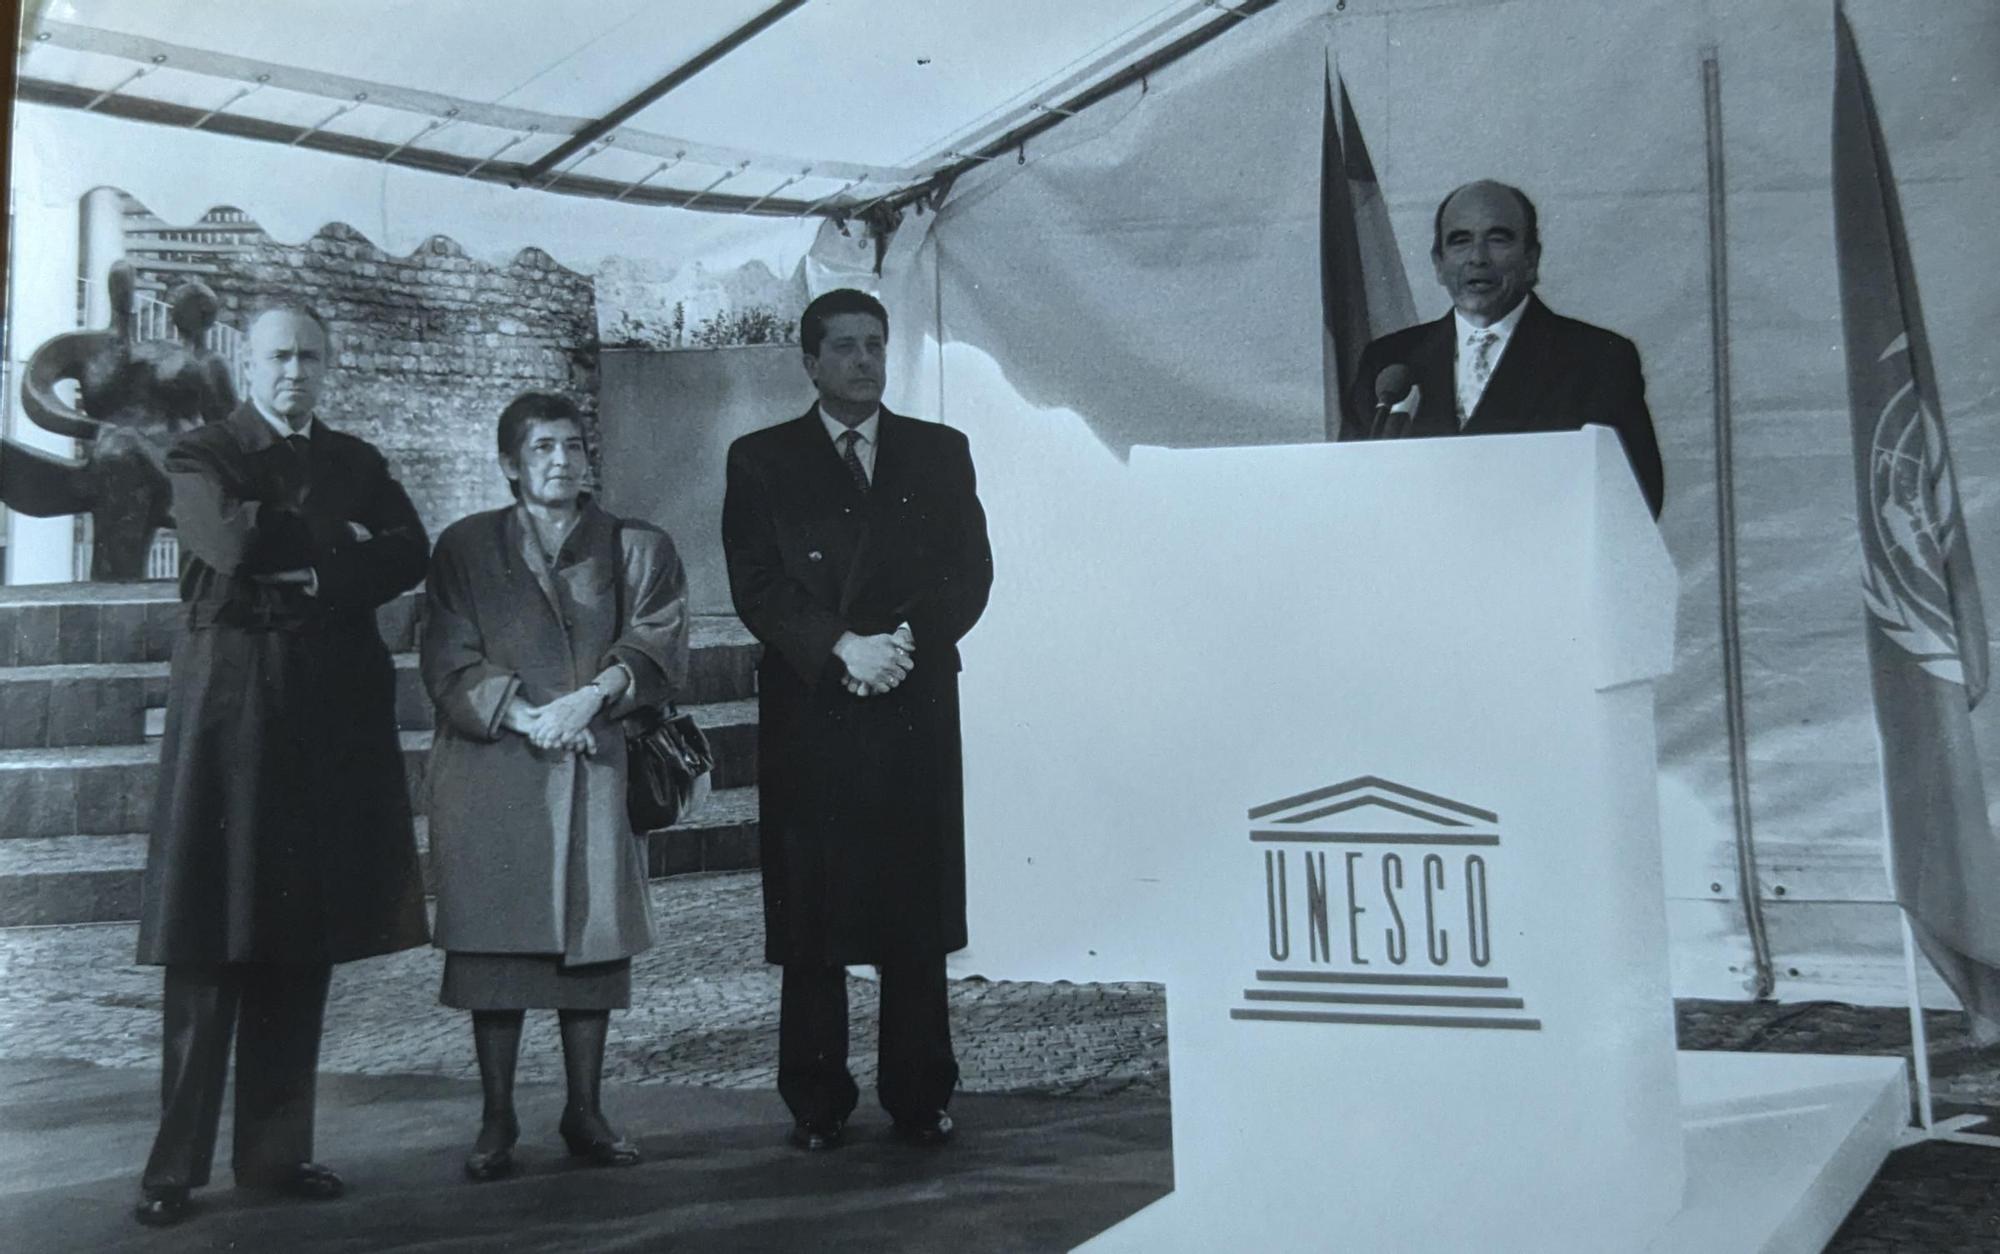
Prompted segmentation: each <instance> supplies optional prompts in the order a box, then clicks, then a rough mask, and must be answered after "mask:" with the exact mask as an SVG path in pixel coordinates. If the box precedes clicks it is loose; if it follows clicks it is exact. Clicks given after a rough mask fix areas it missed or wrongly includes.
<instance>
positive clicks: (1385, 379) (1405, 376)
mask: <svg viewBox="0 0 2000 1254" xmlns="http://www.w3.org/2000/svg"><path fill="white" fill-rule="evenodd" d="M1414 386H1416V379H1415V378H1413V377H1412V376H1411V374H1410V368H1409V367H1408V366H1406V365H1404V364H1403V363H1402V362H1400V361H1398V362H1391V363H1390V364H1389V365H1386V366H1384V367H1382V373H1381V374H1378V375H1376V376H1375V400H1376V401H1377V403H1379V404H1383V405H1393V404H1395V403H1396V402H1397V401H1399V400H1402V399H1403V398H1404V397H1405V396H1408V395H1409V394H1410V389H1411V388H1412V387H1414Z"/></svg>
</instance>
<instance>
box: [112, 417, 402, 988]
mask: <svg viewBox="0 0 2000 1254" xmlns="http://www.w3.org/2000/svg"><path fill="white" fill-rule="evenodd" d="M166 469H167V478H168V480H169V482H170V483H171V485H172V487H173V494H174V520H175V524H176V526H177V527H178V529H179V533H180V545H181V601H182V603H183V605H184V607H185V614H186V622H185V624H184V630H183V631H182V633H181V636H180V640H179V641H178V643H176V645H175V646H174V656H173V668H172V672H171V677H170V679H169V681H168V696H167V725H166V736H165V739H164V741H163V742H162V744H161V747H160V784H159V789H158V791H157V793H156V794H155V798H154V810H153V823H152V833H151V841H150V844H149V846H148V849H147V855H146V874H145V879H144V881H143V887H142V890H141V900H140V920H139V961H141V962H149V963H170V962H171V963H215V962H339V961H345V960H347V959H350V958H361V957H366V956H368V955H370V954H379V953H386V952H389V951H391V950H397V949H407V948H409V947H411V946H413V945H419V944H422V943H423V941H424V937H425V926H424V911H423V885H422V881H421V879H420V878H419V876H418V873H417V851H416V841H415V837H414V835H413V833H412V827H411V821H410V803H409V794H408V791H407V786H406V783H405V780H404V772H403V755H402V748H401V744H400V741H399V737H398V735H397V731H396V718H395V704H396V693H395V672H394V670H393V668H392V665H391V662H390V659H389V652H388V649H387V648H386V647H385V646H384V645H383V643H382V637H381V633H380V632H379V631H378V630H377V628H376V625H375V608H376V606H378V605H380V604H382V603H383V602H385V601H388V600H391V599H392V598H394V597H396V596H397V595H399V594H401V593H402V592H403V591H405V590H407V589H409V588H411V587H414V586H415V585H416V584H417V583H418V581H420V580H421V579H422V578H423V576H424V563H425V559H426V556H427V555H428V553H429V551H430V543H429V540H428V539H427V538H426V536H425V534H424V527H423V523H422V521H421V520H420V519H419V518H418V517H417V511H416V509H415V507H414V506H412V505H411V504H410V498H409V497H408V496H407V495H405V494H404V492H403V489H402V487H401V486H400V485H398V484H397V482H396V481H395V479H394V478H392V477H391V476H390V474H389V468H388V464H387V463H386V462H385V461H384V460H383V458H382V455H381V454H380V453H379V452H377V451H376V450H375V448H374V447H373V446H372V445H370V444H368V443H367V442H366V441H364V440H359V439H356V438H355V437H353V436H351V435H344V434H342V433H341V432H338V431H335V430H333V429H332V428H330V427H327V426H326V425H325V424H324V423H316V424H314V433H313V436H312V452H311V455H310V458H309V460H308V461H306V462H301V460H300V459H299V457H298V455H297V454H295V453H294V452H293V451H292V450H291V449H290V448H288V447H287V446H286V444H285V442H284V441H282V440H280V439H278V437H277V435H276V433H275V432H273V431H272V429H271V427H270V425H269V424H267V423H266V422H265V421H264V419H263V418H262V417H261V416H260V415H259V414H258V412H257V410H256V408H255V407H254V406H252V405H250V404H248V403H246V404H244V405H243V406H241V407H240V408H238V409H237V411H236V412H235V413H234V414H232V415H230V417H228V418H227V419H225V420H223V421H221V422H217V423H211V424H209V425H207V426H204V427H200V428H197V429H196V430H194V431H191V432H189V433H188V434H186V435H184V436H182V437H181V438H180V439H179V440H178V441H177V442H176V443H175V444H174V445H173V447H172V448H171V449H170V450H169V451H168V453H167V459H166ZM350 522H358V523H360V524H361V525H362V526H363V527H364V528H365V529H366V530H367V531H368V533H369V538H368V539H365V540H364V539H361V538H359V537H358V536H357V535H356V533H355V532H354V531H353V529H352V528H350V527H349V525H348V524H349V523H350ZM299 567H311V568H312V569H314V570H316V571H317V572H318V573H319V589H318V595H317V596H308V595H307V594H306V592H305V591H304V590H303V588H301V587H299V586H297V585H291V584H272V583H260V582H257V580H256V579H255V578H254V576H256V575H258V574H267V573H272V572H277V571H284V570H291V569H296V568H299Z"/></svg>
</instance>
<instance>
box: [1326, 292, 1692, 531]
mask: <svg viewBox="0 0 2000 1254" xmlns="http://www.w3.org/2000/svg"><path fill="white" fill-rule="evenodd" d="M1457 338H1458V328H1457V325H1456V319H1455V318H1454V317H1453V315H1452V314H1451V313H1449V312H1447V313H1446V314H1445V316H1444V317H1442V318H1440V319H1438V320H1437V321H1435V322H1424V323H1419V324H1418V325H1416V326H1413V327H1405V328H1404V329H1403V330H1401V331H1396V332H1393V333H1391V334H1389V335H1385V336H1383V337H1382V338H1381V339H1379V340H1376V341H1375V342H1374V343H1372V344H1370V345H1369V346H1368V347H1367V349H1366V350H1364V351H1363V352H1362V354H1361V365H1360V367H1359V369H1358V371H1357V372H1356V377H1355V380H1354V391H1353V393H1352V394H1351V398H1350V399H1351V400H1352V402H1353V403H1352V405H1351V406H1350V407H1349V410H1350V412H1351V413H1352V414H1354V415H1356V417H1355V418H1354V419H1353V420H1351V421H1346V422H1343V423H1342V425H1341V431H1340V438H1341V439H1343V440H1364V439H1369V438H1371V432H1370V431H1369V427H1370V426H1371V425H1372V423H1373V420H1374V414H1375V377H1376V375H1378V374H1379V373H1381V371H1382V370H1383V369H1384V368H1385V367H1387V366H1389V365H1391V364H1393V363H1397V362H1400V363H1402V364H1403V365H1405V366H1407V367H1409V369H1410V372H1411V374H1412V375H1414V376H1415V378H1416V382H1417V385H1418V386H1419V387H1420V388H1421V389H1422V394H1421V395H1420V396H1419V398H1418V408H1417V413H1416V415H1415V417H1414V419H1413V420H1412V421H1410V422H1409V423H1408V424H1407V426H1405V427H1402V428H1399V429H1397V430H1395V431H1393V432H1389V433H1387V434H1390V435H1394V436H1398V437H1400V436H1440V435H1461V434H1463V435H1508V434H1517V433H1521V432H1528V431H1577V430H1580V429H1582V427H1583V426H1584V425H1585V424H1586V423H1593V422H1595V423H1601V424H1603V425H1605V426H1608V427H1610V428H1611V429H1612V430H1614V431H1616V432H1617V433H1618V438H1619V439H1620V440H1621V441H1622V442H1623V443H1624V445H1625V456H1626V457H1627V458H1628V459H1629V460H1630V461H1631V463H1632V473H1633V475H1634V476H1635V477H1636V478H1637V479H1638V480H1639V488H1640V490H1641V491H1642V492H1643V493H1644V494H1645V497H1646V504H1647V506H1648V507H1649V508H1651V510H1652V511H1653V517H1655V518H1658V517H1659V516H1660V506H1661V505H1662V504H1663V503H1664V502H1665V499H1666V476H1665V472H1664V470H1663V469H1662V467H1661V465H1660V444H1659V440H1658V437H1657V436H1656V435H1655V434H1654V432H1653V416H1652V414H1651V413H1650V412H1648V410H1647V409H1646V380H1645V376H1644V374H1643V373H1642V372H1641V370H1640V367H1639V350H1638V348H1637V347H1636V346H1635V345H1634V344H1633V343H1632V341H1630V340H1628V339H1626V338H1625V337H1624V336H1622V335H1619V334H1617V333H1616V332H1614V331H1607V330H1605V329H1604V328H1603V327H1597V326H1592V325H1591V324H1589V323H1588V322H1579V321H1577V320H1576V319H1574V318H1565V317H1563V316H1562V315H1561V314H1558V313H1556V312H1554V311H1553V310H1551V309H1550V308H1549V307H1548V306H1547V305H1544V304H1543V303H1542V302H1541V300H1540V299H1539V298H1537V297H1536V296H1534V295H1533V294H1532V293H1531V294H1530V295H1529V296H1528V307H1527V308H1526V309H1525V310H1523V311H1522V313H1521V321H1520V323H1519V324H1518V325H1516V326H1515V328H1514V335H1513V337H1512V338H1511V339H1510V340H1508V342H1507V351H1506V352H1505V353H1504V354H1503V355H1502V356H1501V358H1500V364H1499V366H1497V367H1496V368H1495V369H1494V371H1493V377H1492V378H1491V379H1489V380H1487V383H1486V391H1485V392H1484V393H1483V394H1482V395H1481V396H1480V398H1479V405H1478V407H1477V408H1475V409H1474V410H1473V411H1472V416H1471V417H1470V418H1469V419H1468V420H1467V422H1466V424H1465V429H1464V431H1462V432H1461V431H1460V430H1459V427H1458V415H1457V408H1458V400H1457V397H1458V388H1457V383H1456V381H1455V379H1454V377H1453V367H1454V356H1453V351H1454V345H1455V342H1456V340H1457Z"/></svg>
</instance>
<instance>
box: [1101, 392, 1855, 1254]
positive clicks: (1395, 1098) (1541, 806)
mask: <svg viewBox="0 0 2000 1254" xmlns="http://www.w3.org/2000/svg"><path fill="white" fill-rule="evenodd" d="M1131 469H1132V475H1133V480H1134V484H1135V486H1136V488H1137V489H1138V492H1139V495H1140V496H1141V497H1142V498H1143V501H1144V505H1143V506H1142V515H1143V517H1144V519H1145V530H1144V532H1143V534H1144V535H1145V536H1146V540H1145V543H1144V545H1143V547H1142V553H1141V556H1140V557H1139V558H1138V559H1137V560H1139V561H1140V562H1141V564H1142V566H1143V568H1144V569H1143V570H1141V571H1140V572H1139V575H1140V577H1139V578H1136V579H1134V580H1132V581H1131V585H1130V586H1132V587H1134V588H1135V589H1137V590H1138V591H1136V592H1135V593H1134V594H1133V595H1134V596H1135V602H1134V604H1132V605H1131V606H1129V607H1127V609H1126V610H1125V611H1124V612H1122V613H1121V614H1120V615H1119V618H1120V620H1121V621H1122V622H1123V624H1124V628H1125V631H1126V633H1127V635H1128V637H1129V638H1130V639H1131V641H1132V652H1131V657H1130V659H1129V666H1130V671H1129V673H1128V674H1126V675H1125V676H1123V677H1122V678H1120V679H1119V682H1117V683H1116V684H1115V685H1114V686H1115V687H1116V688H1117V689H1119V690H1121V691H1123V692H1129V693H1130V694H1131V700H1132V708H1131V709H1130V711H1129V714H1130V720H1131V721H1130V723H1129V726H1130V728H1131V729H1132V730H1131V738H1132V741H1133V743H1132V744H1131V745H1130V746H1129V749H1128V751H1126V752H1121V753H1120V754H1119V755H1118V757H1119V760H1120V761H1121V762H1123V763H1126V764H1127V770H1128V772H1129V773H1130V774H1131V775H1132V776H1133V777H1132V778H1126V779H1123V780H1121V781H1120V784H1119V793H1120V800H1121V810H1122V814H1123V815H1124V818H1123V820H1121V822H1122V826H1123V829H1124V830H1119V831H1114V832H1112V833H1111V834H1110V835H1111V838H1112V839H1113V840H1114V841H1115V842H1116V843H1117V844H1118V845H1119V846H1120V847H1122V848H1128V849H1130V850H1131V851H1132V853H1131V856H1130V858H1129V859H1127V865H1128V866H1129V867H1130V870H1131V874H1130V880H1129V882H1125V883H1109V884H1105V885H1103V886H1102V891H1103V892H1104V893H1105V895H1106V897H1107V898H1115V897H1116V896H1118V895H1120V894H1136V895H1140V896H1143V897H1145V898H1147V899H1149V900H1150V901H1152V902H1153V903H1154V907H1153V908H1154V911H1155V913H1156V916H1157V930H1156V933H1155V935H1154V937H1153V938H1152V941H1151V946H1150V947H1151V949H1152V954H1151V963H1152V965H1154V966H1155V967H1156V969H1157V970H1158V971H1159V972H1160V975H1161V978H1163V979H1164V980H1165V982H1166V985H1167V996H1168V1011H1167V1017H1168V1039H1169V1048H1170V1051H1171V1066H1172V1071H1173V1094H1172V1095H1173V1133H1174V1173H1175V1182H1176V1189H1175V1192H1174V1193H1172V1194H1170V1195H1169V1196H1168V1197H1166V1198H1164V1199H1162V1200H1161V1201H1160V1202H1158V1203H1156V1204H1154V1205H1153V1206H1151V1207H1148V1208H1147V1209H1145V1210H1143V1211H1141V1212H1139V1213H1138V1214H1136V1215H1134V1216H1132V1217H1131V1218H1130V1219H1128V1220H1126V1221H1125V1222H1124V1223H1122V1224H1120V1225H1118V1226H1116V1227H1114V1228H1112V1229H1110V1230H1109V1231H1107V1232H1106V1233H1104V1234H1102V1235H1101V1236H1099V1237H1098V1238H1096V1239H1095V1240H1093V1241H1091V1242H1090V1243H1088V1244H1087V1245H1085V1246H1084V1247H1082V1248H1084V1249H1087V1250H1090V1251H1105V1250H1135V1251H1136V1250H1146V1251H1169V1250H1189V1251H1194V1250H1202V1251H1210V1250H1224V1249H1242V1250H1261V1251H1284V1250H1347V1251H1369V1252H1374V1251H1422V1252H1432V1251H1536V1252H1538V1254H1539V1252H1546V1251H1564V1250H1578V1251H1583V1250H1589V1251H1641V1250H1645V1249H1647V1248H1649V1247H1650V1246H1652V1245H1653V1244H1654V1242H1655V1241H1656V1240H1659V1239H1661V1237H1662V1235H1663V1234H1665V1233H1666V1232H1667V1231H1668V1229H1669V1227H1670V1225H1671V1223H1672V1221H1674V1219H1675V1216H1676V1214H1677V1213H1678V1212H1680V1211H1681V1210H1682V1208H1683V1202H1684V1198H1685V1192H1686V1185H1687V1180H1688V1176H1689V1166H1688V1163H1687V1160H1686V1151H1685V1149H1684V1146H1685V1145H1686V1144H1687V1140H1686V1137H1685V1134H1684V1126H1683V1125H1684V1123H1685V1122H1686V1115H1685V1113H1684V1111H1683V1102H1682V1098H1681V1094H1680V1084H1681V1081H1680V1078H1679V1076H1680V1071H1679V1068H1678V1067H1677V1059H1676V1054H1675V1046H1674V1025H1673V1002H1672V995H1671V990H1670V988H1669V984H1668V959H1667V952H1666V945H1667V927H1666V918H1665V906H1664V894H1663V886H1662V873H1661V857H1660V839H1659V831H1658V809H1657V804H1658V802H1657V792H1656V787H1655V772H1656V759H1655V747H1654V732H1653V700H1652V681H1653V680H1654V679H1655V678H1656V677H1658V676H1660V675H1662V674H1664V673H1666V672H1667V670H1668V669H1669V668H1670V667H1671V664H1672V656H1673V649H1672V637H1673V615H1674V603H1675V596H1676V582H1675V574H1674V570H1673V567H1672V564H1671V562H1670V561H1669V560H1668V557H1667V554H1666V551H1665V548H1664V546H1663V545H1662V543H1661V541H1660V538H1659V534H1658V532H1657V530H1656V529H1655V527H1654V525H1653V522H1652V519H1651V518H1650V517H1649V516H1648V514H1647V512H1646V509H1645V506H1644V504H1643V502H1642V500H1641V497H1640V495H1639V492H1638V490H1637V488H1636V486H1635V485H1634V484H1633V483H1632V481H1631V478H1630V472H1629V471H1628V469H1627V467H1626V463H1625V458H1624V455H1623V452H1622V450H1621V449H1620V447H1619V445H1618V442H1617V439H1616V437H1615V436H1614V435H1612V434H1611V433H1610V432H1609V431H1607V430H1604V429H1602V428H1593V429H1591V430H1589V431H1586V432H1581V433H1572V434H1553V435H1536V436H1520V437H1496V438H1482V439H1471V440H1415V441H1401V442H1383V443H1372V444H1360V445H1327V446H1307V447H1285V448H1235V449H1218V450H1198V451H1165V450H1152V449H1140V450H1135V452H1134V453H1133V457H1132V465H1131ZM1711 1087H1712V1086H1711ZM1752 1087H1754V1086H1752ZM1730 1091H1731V1092H1732V1093H1733V1094H1734V1095H1735V1096H1737V1097H1739V1098H1740V1097H1741V1096H1742V1092H1741V1089H1740V1086H1739V1088H1738V1089H1732V1090H1730ZM1739 1113H1740V1111H1739ZM1877 1161H1879V1159H1877ZM1872 1169H1873V1164H1872V1163H1871V1164H1869V1166H1868V1170H1869V1171H1871V1172H1872ZM1863 1180H1864V1182H1865V1176H1864V1177H1863ZM1851 1200H1852V1199H1851V1197H1850V1198H1849V1199H1848V1201H1850V1202H1851ZM1842 1209H1843V1212H1844V1207H1843V1208H1842ZM1745 1248H1759V1247H1758V1246H1757V1245H1754V1244H1753V1245H1751V1246H1748V1247H1745Z"/></svg>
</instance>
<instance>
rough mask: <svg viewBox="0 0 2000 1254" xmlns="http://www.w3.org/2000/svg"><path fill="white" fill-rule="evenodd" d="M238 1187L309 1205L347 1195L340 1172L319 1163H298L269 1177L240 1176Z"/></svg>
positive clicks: (272, 1173) (260, 1175)
mask: <svg viewBox="0 0 2000 1254" xmlns="http://www.w3.org/2000/svg"><path fill="white" fill-rule="evenodd" d="M236 1187H237V1188H239V1189H254V1190H256V1191H257V1192H259V1193H277V1194H281V1195H283V1196H285V1197H297V1198H303V1199H305V1200H306V1201H309V1202H331V1201H332V1200H333V1199H335V1198H337V1197H339V1196H340V1195H341V1194H343V1193H345V1192H347V1186H346V1185H345V1184H344V1183H342V1182H341V1179H340V1175H339V1173H337V1172H335V1171H334V1169H333V1168H331V1167H323V1166H321V1165H320V1164H318V1163H297V1164H294V1165H293V1166H290V1167H284V1168H280V1169H279V1170H277V1171H275V1172H271V1173H269V1174H259V1175H254V1176H247V1177H246V1176H240V1175H239V1176H237V1177H236Z"/></svg>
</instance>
